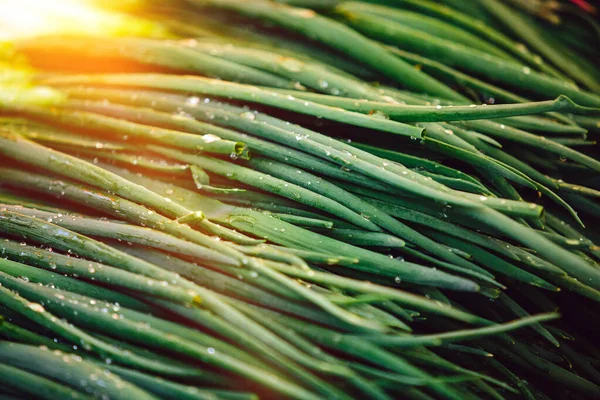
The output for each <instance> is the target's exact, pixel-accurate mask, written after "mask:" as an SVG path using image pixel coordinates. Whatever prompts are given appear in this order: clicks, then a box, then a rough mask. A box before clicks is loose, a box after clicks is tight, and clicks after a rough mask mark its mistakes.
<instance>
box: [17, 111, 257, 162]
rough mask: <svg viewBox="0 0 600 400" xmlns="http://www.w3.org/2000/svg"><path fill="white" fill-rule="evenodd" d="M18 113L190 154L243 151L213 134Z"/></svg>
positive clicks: (77, 115) (81, 116)
mask: <svg viewBox="0 0 600 400" xmlns="http://www.w3.org/2000/svg"><path fill="white" fill-rule="evenodd" d="M68 105H69V103H66V104H65V106H68ZM19 111H20V112H22V113H24V114H25V115H29V116H32V117H34V118H41V119H42V120H44V121H46V122H47V123H52V122H54V123H58V124H61V125H67V126H70V127H75V128H81V129H92V130H98V131H106V130H108V131H110V132H114V133H117V134H123V135H124V136H123V139H124V140H128V138H129V137H132V138H133V137H138V138H142V139H148V140H150V141H155V142H158V143H165V144H169V145H175V146H177V147H181V148H185V149H188V150H191V151H198V150H200V151H206V152H209V153H216V154H225V155H230V154H235V155H238V156H240V155H243V154H245V153H246V152H247V149H246V148H245V145H244V144H243V143H240V142H231V141H228V140H222V139H221V138H219V137H217V136H214V135H206V136H201V135H190V134H186V133H183V132H179V131H171V130H168V129H159V128H152V127H148V126H144V125H141V124H136V123H133V122H128V121H123V120H119V119H116V118H110V117H106V116H103V115H98V114H93V113H86V112H81V111H72V110H69V109H56V108H53V109H51V110H49V109H44V108H37V109H35V108H23V109H20V110H19Z"/></svg>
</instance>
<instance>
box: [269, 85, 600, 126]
mask: <svg viewBox="0 0 600 400" xmlns="http://www.w3.org/2000/svg"><path fill="white" fill-rule="evenodd" d="M277 92H280V93H286V94H288V93H289V94H291V93H292V91H287V90H277ZM295 96H296V97H298V98H301V99H307V100H310V101H313V102H315V103H320V104H325V105H328V106H332V107H340V108H343V109H345V110H348V111H356V112H361V113H365V114H370V113H371V114H372V113H373V112H376V111H380V112H382V113H384V114H385V115H387V116H388V117H390V118H391V119H393V120H395V121H400V122H437V121H465V120H474V119H496V118H506V117H514V116H520V115H533V114H542V113H546V112H567V113H573V114H581V115H586V114H587V115H593V114H600V108H592V107H582V106H579V105H577V104H575V103H574V102H573V101H571V100H570V99H569V98H568V97H566V96H563V95H560V96H558V97H557V98H556V99H554V100H547V101H538V102H529V103H517V104H496V105H485V104H484V105H475V104H472V105H467V106H462V105H446V106H442V105H436V106H418V105H417V106H413V105H403V104H391V103H383V102H379V101H369V100H355V99H350V98H344V97H338V96H329V95H326V94H318V93H309V92H307V93H301V94H295Z"/></svg>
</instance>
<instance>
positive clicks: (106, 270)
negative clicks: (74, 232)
mask: <svg viewBox="0 0 600 400" xmlns="http://www.w3.org/2000/svg"><path fill="white" fill-rule="evenodd" d="M2 252H3V253H4V254H5V255H7V256H8V257H9V258H10V259H12V260H15V261H19V262H21V263H25V264H28V265H35V266H38V267H41V268H49V269H52V270H54V271H56V272H58V273H62V274H65V275H67V276H76V277H81V278H84V279H86V280H91V281H95V282H102V283H105V284H112V285H115V286H117V287H121V288H125V289H130V290H133V291H135V292H139V293H147V294H149V295H151V296H158V297H161V298H164V299H167V300H171V301H175V302H178V303H183V304H191V303H192V302H193V301H194V296H195V295H194V294H190V293H188V292H187V291H185V290H184V289H183V288H181V287H177V286H176V285H167V286H165V285H163V284H162V282H161V281H157V280H155V279H149V278H147V277H144V276H142V275H138V274H134V273H130V272H127V271H123V270H120V269H118V268H113V267H110V266H108V265H104V264H100V263H96V262H90V261H88V260H84V259H81V258H74V257H67V256H65V255H62V254H59V253H53V252H49V251H47V250H42V249H38V248H35V247H33V246H22V245H21V244H20V243H17V242H13V241H4V242H3V243H2Z"/></svg>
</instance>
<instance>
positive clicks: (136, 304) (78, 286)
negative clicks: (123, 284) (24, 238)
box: [2, 259, 149, 312]
mask: <svg viewBox="0 0 600 400" xmlns="http://www.w3.org/2000/svg"><path fill="white" fill-rule="evenodd" d="M2 272H4V273H5V274H8V275H10V276H13V277H15V278H19V277H22V276H26V277H27V278H28V279H29V282H33V283H37V284H39V285H44V286H48V287H54V288H56V289H60V290H64V291H68V292H73V293H77V294H85V295H87V296H91V297H93V298H95V299H98V300H102V301H111V302H114V303H119V304H121V305H123V306H124V307H128V308H131V309H133V310H138V311H142V312H148V311H149V308H148V306H147V305H146V304H144V303H142V302H141V301H139V300H137V299H134V298H133V297H131V296H129V295H126V294H123V293H120V292H116V291H114V290H111V289H107V288H104V287H101V286H96V285H92V284H91V283H88V282H84V281H80V280H77V279H73V278H70V277H66V276H64V275H61V274H57V273H54V272H50V271H47V270H44V269H40V268H35V267H32V266H29V265H25V264H21V263H18V262H11V261H10V260H7V259H5V260H4V262H3V264H2Z"/></svg>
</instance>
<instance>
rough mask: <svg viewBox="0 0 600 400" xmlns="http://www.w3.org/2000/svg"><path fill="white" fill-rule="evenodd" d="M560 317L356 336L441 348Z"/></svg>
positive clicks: (397, 345)
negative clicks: (425, 332)
mask: <svg viewBox="0 0 600 400" xmlns="http://www.w3.org/2000/svg"><path fill="white" fill-rule="evenodd" d="M558 317H559V315H558V314H556V313H547V314H540V315H535V316H529V317H524V318H521V319H517V320H514V321H511V322H505V323H501V324H495V325H491V326H486V327H483V328H476V329H465V330H456V331H451V332H445V333H436V334H431V335H405V336H400V335H398V336H356V338H357V339H367V340H368V341H369V342H372V343H375V344H380V345H383V346H386V347H387V346H389V347H395V348H407V347H419V346H441V345H444V344H447V343H455V342H460V341H464V340H473V339H478V338H480V337H484V336H487V335H497V334H499V333H505V332H510V331H512V330H516V329H521V328H523V327H527V326H531V325H533V324H538V323H540V322H545V321H550V320H553V319H557V318H558Z"/></svg>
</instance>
